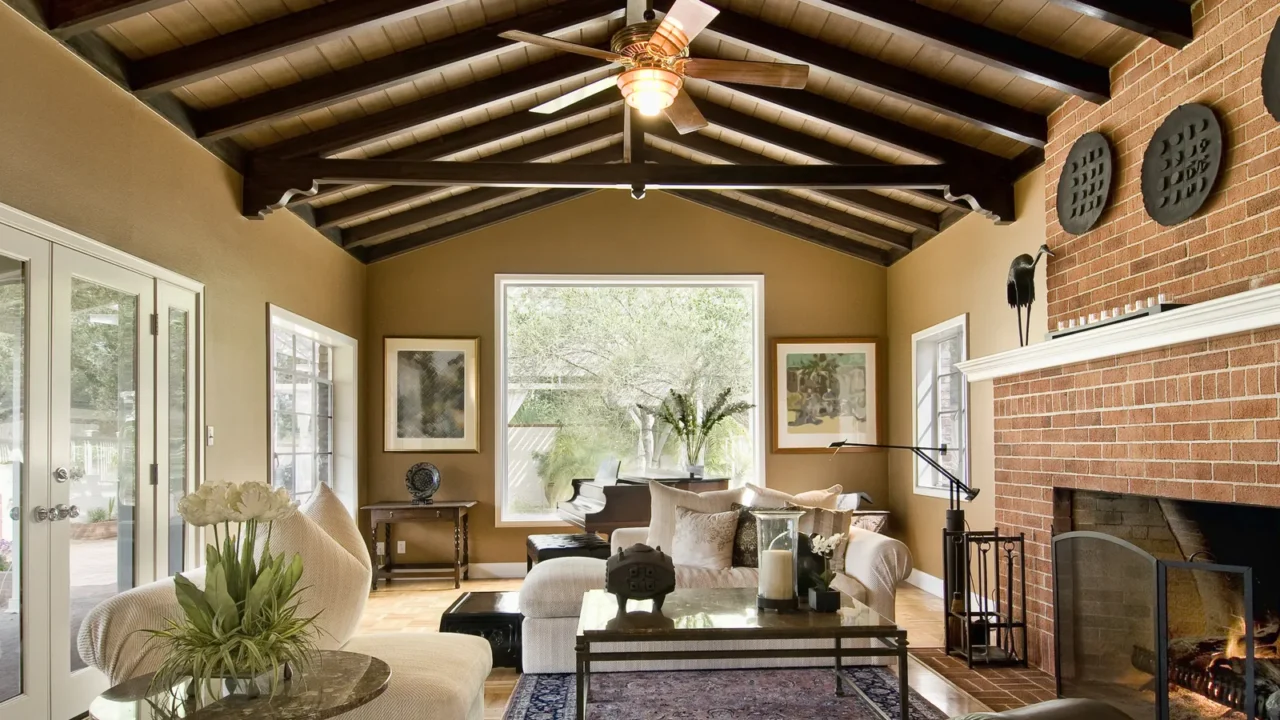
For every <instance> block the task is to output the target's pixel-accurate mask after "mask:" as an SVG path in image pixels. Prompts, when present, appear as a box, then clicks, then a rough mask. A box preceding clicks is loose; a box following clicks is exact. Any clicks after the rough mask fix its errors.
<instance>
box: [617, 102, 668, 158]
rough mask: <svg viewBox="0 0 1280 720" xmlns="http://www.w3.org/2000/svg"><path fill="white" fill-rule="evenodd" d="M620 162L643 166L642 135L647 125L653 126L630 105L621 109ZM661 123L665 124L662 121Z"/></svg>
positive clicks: (643, 148)
mask: <svg viewBox="0 0 1280 720" xmlns="http://www.w3.org/2000/svg"><path fill="white" fill-rule="evenodd" d="M622 117H623V131H622V162H628V163H637V164H641V165H642V164H644V160H645V158H644V154H645V147H644V133H645V128H646V126H648V125H652V124H654V123H653V122H652V121H649V120H648V119H647V118H645V117H643V116H641V115H640V113H639V112H638V111H637V110H636V109H635V108H633V107H631V106H630V105H627V106H625V107H623V108H622ZM663 122H666V120H665V119H664V120H663Z"/></svg>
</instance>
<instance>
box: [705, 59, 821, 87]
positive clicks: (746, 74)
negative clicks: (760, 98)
mask: <svg viewBox="0 0 1280 720" xmlns="http://www.w3.org/2000/svg"><path fill="white" fill-rule="evenodd" d="M684 74H685V75H688V76H689V77H693V78H701V79H703V80H722V81H724V82H736V83H746V84H748V85H768V86H770V87H780V88H791V89H794V90H799V89H802V88H804V85H805V83H806V82H808V80H809V66H808V65H795V64H792V63H774V62H746V61H743V60H711V59H707V58H690V59H688V60H686V61H684Z"/></svg>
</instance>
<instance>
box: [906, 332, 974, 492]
mask: <svg viewBox="0 0 1280 720" xmlns="http://www.w3.org/2000/svg"><path fill="white" fill-rule="evenodd" d="M967 328H968V316H966V315H960V316H959V317H954V318H952V319H950V320H947V321H946V322H942V323H939V324H937V325H934V326H933V327H931V328H928V329H925V330H921V331H920V332H918V333H916V334H914V335H912V336H911V346H912V358H911V365H912V370H913V372H912V375H913V376H914V378H915V417H914V420H915V444H916V445H920V446H924V447H943V446H945V447H946V448H947V452H946V453H945V454H942V453H936V454H934V458H935V459H936V460H937V461H938V464H939V465H941V466H942V467H944V468H946V469H947V470H948V471H949V472H951V473H952V474H953V475H955V476H956V477H958V478H960V480H961V481H963V482H965V483H966V484H967V483H968V482H969V390H968V384H967V383H966V382H965V379H964V373H962V372H960V368H958V367H956V364H957V363H960V362H962V361H964V360H966V359H968V347H969V345H968V337H967ZM914 474H915V491H916V493H917V494H920V495H935V496H938V497H947V491H948V488H949V486H950V484H949V483H948V481H947V479H946V478H945V477H943V476H942V475H940V474H939V473H938V471H937V470H934V469H933V468H931V467H930V466H929V465H928V464H927V463H924V462H921V461H920V460H919V459H916V461H915V473H914Z"/></svg>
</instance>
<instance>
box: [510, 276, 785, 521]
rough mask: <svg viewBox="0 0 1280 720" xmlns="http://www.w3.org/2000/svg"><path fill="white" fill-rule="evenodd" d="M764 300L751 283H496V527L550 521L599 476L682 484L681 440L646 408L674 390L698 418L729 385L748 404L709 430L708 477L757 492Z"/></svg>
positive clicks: (748, 279) (650, 279)
mask: <svg viewBox="0 0 1280 720" xmlns="http://www.w3.org/2000/svg"><path fill="white" fill-rule="evenodd" d="M763 298H764V282H763V278H761V277H759V276H715V277H684V276H679V277H666V276H661V277H659V276H609V277H580V276H551V277H547V276H542V277H531V276H499V277H498V279H497V298H496V300H497V315H498V318H497V321H498V328H497V335H498V351H497V358H498V363H497V365H498V368H497V371H498V378H497V380H498V428H497V429H498V438H497V442H498V453H497V456H498V458H497V492H498V498H499V510H500V515H499V521H500V523H503V524H536V523H544V522H551V521H554V520H555V517H556V515H555V507H556V504H557V503H558V502H560V501H561V500H564V499H567V498H568V497H569V496H570V495H571V493H572V481H573V480H574V479H575V478H591V477H594V476H595V475H596V474H597V470H598V469H599V468H601V467H602V466H603V467H614V466H617V467H618V468H619V470H618V472H620V473H621V474H622V475H633V476H649V477H655V476H672V477H674V476H678V475H680V474H682V472H683V468H684V461H685V459H684V458H683V457H681V450H680V447H681V443H680V442H678V440H677V438H676V437H675V435H674V433H673V431H672V428H670V427H668V426H666V425H665V424H664V423H662V422H661V421H659V420H656V419H655V417H654V416H653V415H652V414H651V413H649V412H646V410H645V408H653V407H655V406H656V405H657V404H658V403H661V402H662V401H663V400H664V399H665V398H666V397H667V396H668V393H669V392H670V391H672V390H675V391H677V392H680V393H685V394H689V395H690V396H691V397H692V398H693V399H694V401H695V403H697V405H698V407H699V409H700V411H701V410H704V409H705V408H706V405H707V404H709V403H711V402H712V401H713V400H714V399H715V398H716V396H717V395H718V394H720V393H721V392H723V391H724V390H725V389H726V388H729V389H730V398H729V399H730V401H743V402H748V403H751V404H752V405H754V407H753V408H752V409H751V410H748V411H746V412H743V413H739V414H737V415H735V416H732V417H730V418H728V419H726V420H725V421H724V422H722V423H721V424H720V425H718V426H716V428H715V430H714V431H713V432H712V434H711V437H710V440H709V441H708V443H707V447H706V451H705V473H706V474H707V475H708V476H723V477H728V478H730V480H731V482H732V484H734V485H738V484H741V483H744V482H761V481H763V473H764V470H763V463H764V455H763V453H764V430H763V424H762V422H763V420H762V418H763V417H764V415H763V408H762V405H763V402H764V397H763V395H762V394H761V391H760V388H761V367H762V358H763V319H762V313H763V310H764V308H763V305H764V299H763ZM685 474H686V475H687V473H685Z"/></svg>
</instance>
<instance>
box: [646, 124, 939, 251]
mask: <svg viewBox="0 0 1280 720" xmlns="http://www.w3.org/2000/svg"><path fill="white" fill-rule="evenodd" d="M709 104H710V103H703V105H709ZM648 131H649V133H650V134H651V135H654V136H656V137H660V138H662V139H663V140H666V141H667V142H669V143H672V144H674V145H679V146H680V147H683V148H685V149H686V150H693V151H696V152H699V153H702V154H703V155H709V156H711V157H714V158H717V159H719V160H723V161H725V162H728V163H733V164H734V165H784V164H786V163H783V162H781V161H779V160H774V159H772V158H768V157H765V156H763V155H757V154H756V153H753V152H751V151H750V150H747V149H745V148H741V147H737V146H735V145H730V144H728V143H726V142H721V141H719V140H716V139H714V138H711V137H708V136H706V135H703V134H701V133H689V134H687V135H681V134H680V133H678V132H676V131H675V129H674V128H672V127H670V126H669V125H666V124H661V123H655V125H654V126H653V127H651V128H649V129H648ZM822 195H824V196H827V197H830V198H832V199H834V200H838V201H839V202H841V203H844V204H846V205H849V206H852V207H856V208H858V209H860V210H863V211H865V212H868V213H872V214H874V215H877V216H879V217H882V218H885V219H887V220H893V221H894V222H899V223H902V224H904V225H909V226H910V227H912V228H914V229H915V230H919V231H924V232H926V233H930V234H936V233H937V232H938V230H939V228H940V222H941V221H940V219H939V217H938V215H937V214H936V213H932V212H929V211H928V210H925V209H924V208H919V207H916V206H915V205H911V204H908V203H904V202H900V201H898V200H894V199H893V198H890V197H885V196H884V195H879V194H876V193H873V192H871V191H870V190H827V191H824V192H822ZM895 232H896V231H895Z"/></svg>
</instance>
